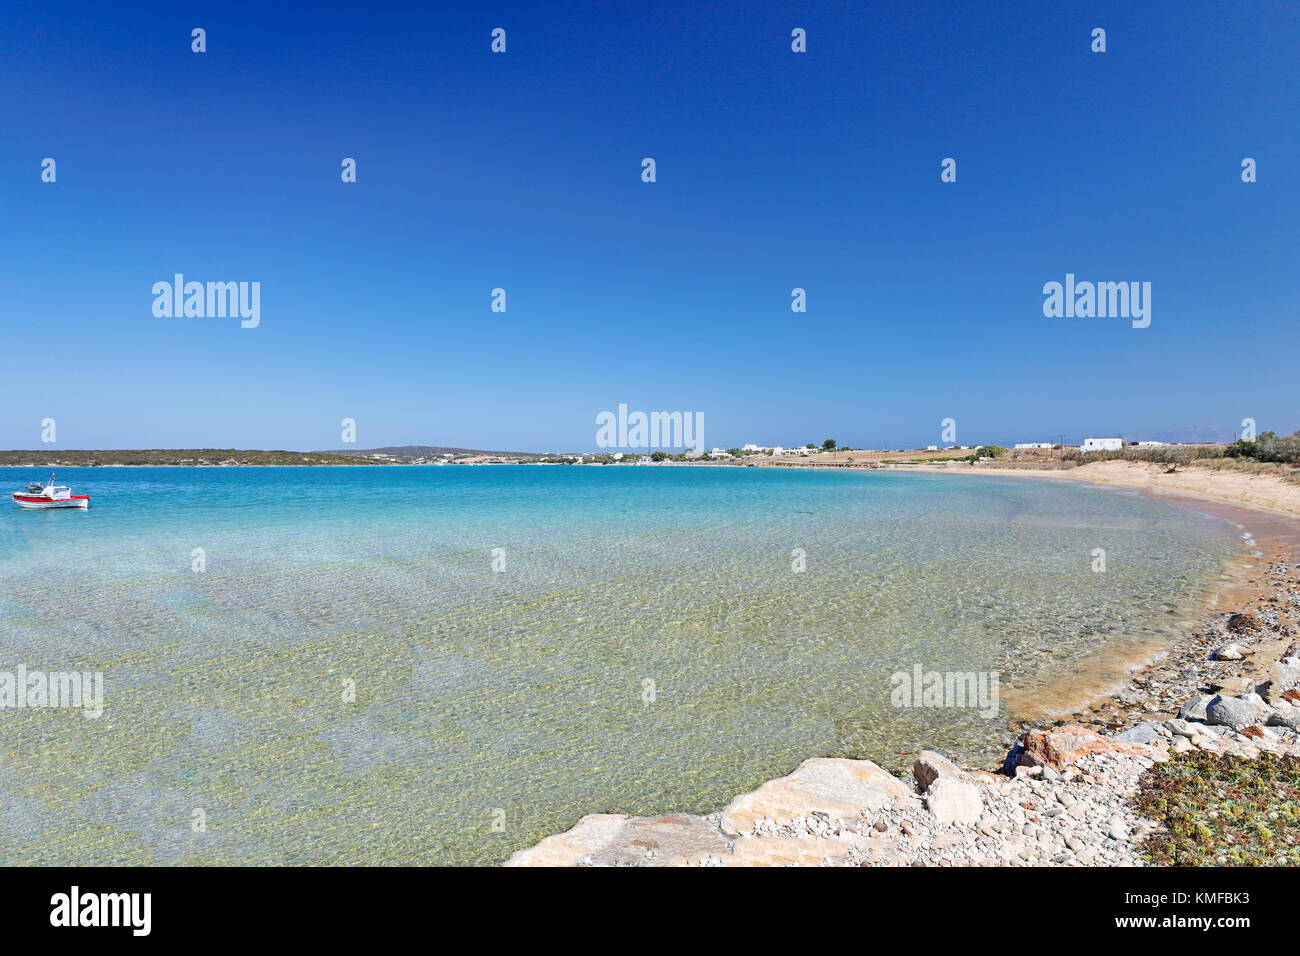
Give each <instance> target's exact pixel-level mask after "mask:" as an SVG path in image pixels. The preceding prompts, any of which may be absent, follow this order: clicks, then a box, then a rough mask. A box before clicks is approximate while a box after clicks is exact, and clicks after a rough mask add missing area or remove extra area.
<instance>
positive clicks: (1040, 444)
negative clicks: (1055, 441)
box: [1016, 441, 1052, 448]
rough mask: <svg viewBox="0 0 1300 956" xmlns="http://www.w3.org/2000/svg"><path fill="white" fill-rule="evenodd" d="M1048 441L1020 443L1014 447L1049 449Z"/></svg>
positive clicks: (1049, 443) (1050, 444)
mask: <svg viewBox="0 0 1300 956" xmlns="http://www.w3.org/2000/svg"><path fill="white" fill-rule="evenodd" d="M1051 447H1052V443H1051V442H1050V441H1022V442H1020V443H1018V444H1017V445H1016V448H1051Z"/></svg>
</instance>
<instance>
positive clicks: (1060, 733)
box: [1020, 724, 1151, 770]
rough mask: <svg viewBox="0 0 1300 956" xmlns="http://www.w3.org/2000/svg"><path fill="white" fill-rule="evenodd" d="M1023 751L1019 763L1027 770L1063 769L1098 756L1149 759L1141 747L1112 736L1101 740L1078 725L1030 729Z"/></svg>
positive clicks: (1146, 749) (1147, 750)
mask: <svg viewBox="0 0 1300 956" xmlns="http://www.w3.org/2000/svg"><path fill="white" fill-rule="evenodd" d="M1024 748H1025V749H1024V751H1023V752H1022V753H1021V754H1020V763H1021V764H1023V765H1026V766H1030V767H1051V768H1052V769H1053V770H1063V769H1065V768H1066V767H1069V766H1072V765H1074V764H1075V763H1078V761H1079V759H1080V758H1081V757H1084V756H1087V755H1088V754H1097V753H1126V754H1132V755H1134V756H1138V757H1150V756H1151V750H1150V749H1149V748H1148V747H1146V746H1144V745H1142V744H1135V743H1127V742H1125V741H1122V740H1117V739H1115V738H1114V737H1102V736H1101V735H1100V734H1095V733H1093V732H1092V731H1091V730H1087V729H1085V728H1083V727H1080V726H1078V725H1077V724H1070V725H1068V726H1065V727H1056V728H1054V729H1052V730H1032V731H1030V732H1029V733H1027V734H1026V735H1025V744H1024Z"/></svg>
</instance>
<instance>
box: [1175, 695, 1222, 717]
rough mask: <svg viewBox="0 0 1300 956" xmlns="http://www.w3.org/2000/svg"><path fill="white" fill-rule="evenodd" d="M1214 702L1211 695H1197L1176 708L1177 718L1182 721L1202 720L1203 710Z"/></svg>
mask: <svg viewBox="0 0 1300 956" xmlns="http://www.w3.org/2000/svg"><path fill="white" fill-rule="evenodd" d="M1212 700H1214V695H1213V694H1198V695H1196V696H1195V697H1193V698H1192V699H1191V700H1189V701H1188V702H1187V703H1185V704H1183V706H1181V707H1179V708H1178V716H1179V717H1181V718H1182V719H1183V720H1204V719H1205V708H1206V707H1208V706H1209V705H1210V701H1212Z"/></svg>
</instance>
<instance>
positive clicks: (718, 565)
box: [0, 466, 1238, 864]
mask: <svg viewBox="0 0 1300 956" xmlns="http://www.w3.org/2000/svg"><path fill="white" fill-rule="evenodd" d="M47 471H48V470H46V471H40V472H38V471H33V470H15V469H0V490H3V491H4V492H5V493H6V494H7V493H8V492H9V491H13V490H18V489H19V488H20V487H21V486H22V485H25V484H26V483H28V482H29V481H32V480H35V479H36V478H44V477H47ZM58 477H59V480H60V481H61V482H64V483H67V484H70V485H72V486H73V489H74V491H76V492H78V493H81V492H88V493H90V495H91V498H92V507H91V510H90V511H88V512H78V511H23V510H20V509H18V508H16V507H13V506H11V505H10V504H9V503H8V502H7V501H4V503H3V504H2V505H0V671H14V670H15V669H16V668H17V666H18V665H25V666H26V667H27V668H28V669H29V670H31V669H40V670H45V671H53V670H68V669H90V670H99V671H103V672H104V675H105V689H104V697H105V711H104V714H103V716H102V717H101V718H100V719H98V720H89V719H86V718H85V717H83V716H82V715H81V713H80V712H78V711H65V710H52V709H26V710H17V709H6V710H0V862H3V863H10V864H14V863H87V864H89V863H104V864H123V863H161V864H166V863H231V864H243V863H288V864H295V863H349V864H361V863H495V862H499V861H501V860H503V859H504V858H505V857H506V856H507V855H509V853H511V852H512V851H513V850H516V849H519V848H520V847H523V846H527V845H530V844H532V843H534V842H536V840H538V839H539V838H541V837H542V836H545V835H547V834H549V833H553V832H558V831H560V830H563V829H565V828H567V827H569V826H571V825H572V824H573V823H574V822H575V821H576V820H577V818H578V817H579V816H581V815H582V814H584V813H592V812H599V811H624V812H631V813H655V812H660V811H667V810H684V811H695V812H701V811H708V810H713V809H716V808H718V807H720V806H722V805H723V804H724V803H725V802H726V801H727V800H728V799H729V798H730V797H731V796H733V795H734V794H736V793H740V792H743V791H745V790H748V789H752V788H753V787H754V786H756V785H757V784H758V783H760V782H762V781H763V780H765V779H768V778H770V777H774V776H779V775H781V774H784V773H788V772H789V771H790V770H791V769H793V767H794V766H795V765H797V764H798V763H799V762H800V761H801V760H803V759H805V758H807V757H810V756H816V755H840V756H859V757H870V758H872V759H875V760H876V761H877V762H880V763H882V764H885V765H887V766H906V765H909V764H910V759H911V758H909V757H906V756H903V755H901V753H900V752H905V751H909V750H913V751H914V750H916V749H917V748H918V747H920V746H922V745H927V744H928V745H932V746H937V747H940V748H942V749H945V750H947V751H948V752H949V753H951V754H952V755H953V756H955V757H958V758H961V759H968V760H973V761H982V762H987V761H988V760H990V759H992V758H993V757H994V755H995V754H996V753H997V751H998V746H999V745H998V740H999V737H1000V735H1001V733H1002V731H1003V729H1004V721H1003V719H1001V718H1000V717H999V718H994V719H985V718H982V717H980V716H979V715H978V713H976V712H975V711H974V710H972V709H969V708H968V709H935V708H928V709H927V708H911V709H908V708H898V707H895V706H893V705H892V704H891V700H890V691H891V684H890V680H889V677H890V675H891V674H893V673H895V672H898V671H908V672H910V671H911V670H912V669H913V667H914V666H915V665H917V664H920V665H922V666H923V668H925V669H926V670H941V671H975V672H989V671H998V672H1000V674H1001V676H1002V680H1003V681H1004V682H1006V683H1010V684H1014V685H1016V686H1018V687H1033V686H1035V685H1037V684H1040V683H1044V682H1047V681H1050V680H1052V679H1054V678H1056V677H1059V676H1061V675H1062V674H1064V673H1066V672H1068V671H1069V669H1070V668H1071V667H1072V666H1074V665H1076V664H1077V662H1078V661H1079V660H1081V659H1082V658H1083V657H1084V656H1085V655H1087V654H1089V653H1090V652H1094V651H1096V650H1097V649H1098V648H1099V647H1101V646H1104V645H1105V644H1106V643H1107V642H1112V641H1118V640H1125V639H1129V638H1133V637H1140V636H1142V635H1146V634H1153V633H1156V632H1157V631H1159V629H1160V628H1162V627H1166V626H1167V625H1168V622H1169V621H1170V620H1172V615H1174V613H1175V612H1176V611H1177V610H1178V609H1179V607H1180V606H1181V605H1182V604H1183V603H1185V602H1187V601H1188V600H1190V599H1191V598H1192V596H1193V595H1194V594H1195V593H1196V592H1197V591H1198V590H1199V589H1200V588H1201V587H1202V586H1204V585H1205V583H1206V582H1207V581H1209V580H1211V579H1213V577H1214V576H1215V575H1217V574H1218V572H1219V570H1220V569H1221V567H1222V566H1223V562H1224V560H1225V558H1226V557H1227V556H1228V555H1229V553H1230V552H1231V551H1232V550H1233V548H1234V547H1236V546H1237V544H1238V539H1237V534H1236V529H1235V528H1234V527H1233V526H1232V525H1230V524H1228V523H1227V522H1225V521H1223V520H1221V519H1217V518H1212V517H1209V516H1205V515H1201V514H1198V513H1196V512H1195V511H1191V510H1187V509H1180V508H1175V507H1172V506H1169V505H1167V504H1164V503H1161V502H1158V501H1154V500H1151V499H1148V498H1145V497H1141V496H1138V495H1136V494H1132V493H1127V492H1123V491H1117V490H1114V489H1099V488H1091V487H1086V486H1078V485H1058V484H1055V483H1049V482H1044V481H1033V480H1025V479H1014V478H990V477H969V478H952V477H944V476H938V475H924V474H906V475H904V474H889V473H837V472H827V471H819V472H795V471H793V470H785V469H744V468H699V467H689V468H681V467H659V468H655V467H606V468H595V467H527V466H520V467H505V466H503V467H441V468H437V467H429V468H419V467H407V468H391V467H390V468H385V467H358V468H230V469H220V468H190V469H186V468H100V469H73V468H68V469H60V470H59V473H58ZM496 548H501V549H504V561H505V569H504V571H501V572H494V571H493V567H492V566H493V549H496ZM1096 548H1104V549H1105V552H1106V571H1105V573H1094V572H1093V571H1092V564H1093V560H1094V559H1093V554H1092V552H1093V550H1094V549H1096ZM195 549H202V556H201V557H202V560H203V561H204V562H205V565H206V569H205V570H201V571H196V570H195V566H196V562H197V561H198V560H199V556H198V555H197V554H196V550H195ZM796 549H802V551H803V553H804V554H805V555H806V557H805V561H806V571H804V572H802V573H795V572H794V571H793V570H792V564H793V563H794V562H795V560H796V556H795V553H794V552H795V551H796ZM353 688H354V693H353V692H352V691H353ZM196 811H202V818H203V819H204V820H205V821H206V828H207V829H206V832H196V831H195V828H194V826H192V824H193V822H194V821H195V819H197V817H196ZM494 822H496V823H497V824H498V825H500V826H503V830H502V831H501V832H497V830H495V829H494Z"/></svg>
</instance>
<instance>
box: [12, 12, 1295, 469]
mask: <svg viewBox="0 0 1300 956" xmlns="http://www.w3.org/2000/svg"><path fill="white" fill-rule="evenodd" d="M463 6H469V5H451V4H448V5H445V6H443V5H434V4H428V5H416V4H409V3H408V4H391V5H388V4H382V3H366V4H360V5H355V4H349V5H346V6H343V7H339V8H331V7H329V6H328V5H322V6H312V7H307V6H301V7H300V6H296V5H293V6H292V9H290V5H285V6H283V7H282V5H279V4H273V3H265V2H262V3H257V4H249V5H242V4H234V3H219V4H218V3H213V4H203V3H200V4H173V3H156V4H153V3H149V4H146V3H130V2H125V3H120V4H112V5H107V6H105V5H103V4H85V3H69V4H41V5H30V6H28V7H23V8H19V7H18V6H17V5H13V4H11V5H9V7H8V8H7V10H6V13H5V14H4V17H3V23H0V209H2V210H3V215H2V216H0V230H2V233H0V234H2V235H3V255H2V256H0V287H2V289H3V295H4V300H3V309H2V310H0V315H2V316H3V319H0V321H3V324H4V331H5V342H6V347H5V348H4V349H3V350H0V381H3V383H4V406H5V410H4V414H3V416H0V447H7V448H32V447H37V446H39V444H40V422H41V420H42V419H43V418H46V417H52V418H54V419H55V420H56V421H57V426H58V445H57V447H63V448H94V447H100V448H105V447H183V446H184V447H190V446H221V447H231V446H233V447H246V448H296V449H315V448H336V447H340V441H339V431H340V428H339V422H340V420H341V419H342V418H344V417H351V418H354V419H356V421H357V427H358V436H357V437H358V442H359V445H360V446H361V447H371V446H379V445H389V444H406V443H427V444H442V445H457V446H470V447H489V448H508V449H538V450H541V449H550V448H564V449H588V448H592V447H594V443H595V430H596V429H595V416H596V414H597V413H598V412H600V411H602V410H605V409H610V410H612V409H615V408H617V405H618V404H619V403H620V402H624V403H627V404H628V405H629V406H630V408H632V409H634V410H635V409H644V410H654V409H663V410H685V411H699V412H703V413H704V416H705V442H706V444H708V445H714V444H718V445H723V446H730V445H736V444H739V443H741V442H746V441H756V442H760V443H767V442H775V443H781V444H792V443H795V442H799V443H802V442H805V441H818V442H820V441H821V439H823V438H826V437H835V438H837V439H838V440H839V441H840V442H841V443H849V444H852V445H855V446H859V447H878V446H890V447H898V446H903V445H906V446H915V445H919V444H927V443H933V442H938V440H939V422H940V420H941V419H943V418H945V417H952V418H955V419H956V420H957V422H958V441H960V442H962V443H967V442H978V441H998V442H1009V441H1016V440H1033V439H1046V438H1049V437H1052V438H1054V437H1055V436H1056V435H1058V434H1060V433H1065V434H1067V436H1069V438H1070V439H1071V440H1074V441H1077V440H1078V439H1079V438H1081V437H1083V436H1084V435H1085V434H1114V433H1122V434H1123V435H1125V436H1126V437H1133V438H1136V437H1174V438H1177V437H1191V436H1192V433H1193V432H1195V431H1196V430H1198V429H1202V430H1209V429H1214V430H1217V431H1218V432H1219V433H1220V434H1223V433H1229V434H1230V433H1231V432H1232V431H1233V430H1234V429H1235V428H1237V427H1238V423H1239V422H1240V421H1241V419H1242V418H1244V417H1247V416H1249V417H1252V418H1254V419H1256V420H1257V421H1258V423H1259V427H1260V428H1261V429H1266V428H1275V429H1277V430H1280V431H1288V432H1289V431H1291V430H1293V429H1295V428H1296V427H1297V426H1300V400H1298V399H1300V372H1297V369H1298V368H1300V360H1298V358H1297V357H1298V356H1300V321H1298V320H1300V306H1298V305H1297V303H1298V302H1300V299H1298V297H1297V289H1296V284H1297V281H1298V277H1300V269H1298V268H1297V264H1298V263H1300V168H1297V157H1298V156H1300V121H1298V120H1297V117H1300V80H1298V79H1297V77H1300V69H1298V68H1297V64H1300V7H1298V5H1297V4H1296V3H1294V2H1278V3H1232V2H1214V3H1209V2H1187V0H1178V2H1164V3H1142V4H1133V3H1132V2H1130V0H1124V2H1114V3H1072V4H1061V3H1057V2H1042V3H1027V2H1023V0H1016V2H1005V3H987V4H961V3H952V2H945V3H933V4H930V3H922V2H906V3H903V2H899V3H870V4H867V3H861V2H839V3H797V2H796V3H778V2H754V0H744V2H741V0H734V2H722V3H707V4H700V3H688V2H666V3H653V4H621V3H608V4H589V5H588V4H581V3H576V4H566V5H563V8H561V7H560V5H557V4H549V3H546V4H543V3H534V4H515V3H504V2H503V3H497V4H487V5H473V6H475V7H480V8H481V9H474V10H468V11H466V10H463V9H460V8H461V7H463ZM975 8H979V9H975ZM1099 26H1100V27H1104V28H1105V29H1106V31H1107V52H1106V53H1104V54H1094V53H1092V52H1091V50H1090V43H1091V39H1090V32H1091V30H1092V28H1094V27H1099ZM194 27H203V28H204V29H206V31H207V52H206V53H203V54H196V53H192V52H191V51H190V42H191V41H190V31H191V29H192V28H194ZM494 27H504V28H505V29H506V30H507V52H506V53H505V54H504V55H494V54H493V53H491V52H490V50H489V44H490V32H491V30H492V29H493V28H494ZM794 27H803V28H804V29H806V30H807V35H808V52H807V53H805V54H796V53H793V52H792V51H791V49H790V31H791V30H792V29H793V28H794ZM47 156H48V157H53V158H54V159H55V160H56V162H57V177H58V178H57V182H55V183H53V184H48V183H42V182H41V178H40V172H41V169H40V164H41V160H42V159H43V158H44V157H47ZM647 156H650V157H654V158H655V160H656V162H657V175H658V181H657V182H655V183H653V184H646V183H643V182H641V160H642V158H643V157H647ZM949 156H951V157H954V158H955V159H956V160H957V163H958V167H957V172H958V181H957V182H956V183H955V184H944V183H941V182H940V178H939V173H940V161H941V160H942V159H943V158H944V157H949ZM1247 156H1249V157H1253V158H1254V159H1255V160H1256V161H1257V163H1258V182H1256V183H1253V184H1245V183H1243V182H1242V181H1241V175H1240V173H1241V167H1240V164H1241V160H1242V159H1243V157H1247ZM343 157H354V158H355V159H356V160H357V163H358V182H356V183H355V184H344V183H342V182H341V181H340V175H339V174H340V162H341V160H342V159H343ZM176 272H181V273H184V274H185V276H186V278H187V279H194V280H200V281H208V280H212V281H227V280H245V281H253V280H256V281H259V282H260V283H261V325H260V327H258V328H256V329H241V328H240V327H239V322H238V320H232V319H181V318H155V317H154V315H153V312H152V305H153V295H152V293H151V291H150V290H151V287H152V285H153V283H155V282H157V281H161V280H170V279H171V277H172V275H173V273H176ZM1067 272H1073V273H1075V274H1076V275H1077V276H1078V278H1079V279H1080V280H1083V279H1089V280H1094V281H1098V280H1101V281H1149V282H1151V283H1152V322H1151V325H1150V327H1149V328H1146V329H1133V328H1131V327H1130V324H1129V322H1127V321H1125V320H1122V319H1097V318H1094V319H1066V318H1050V319H1049V318H1045V317H1044V316H1043V309H1042V306H1043V298H1044V297H1043V293H1042V287H1043V284H1044V283H1045V282H1048V281H1052V280H1056V281H1063V280H1064V277H1065V274H1066V273H1067ZM498 286H500V287H503V288H505V289H506V291H507V297H508V298H507V301H508V311H507V312H506V313H504V314H497V313H493V312H492V311H490V308H489V306H490V292H491V290H492V289H493V288H494V287H498ZM796 286H797V287H802V288H805V289H806V290H807V294H808V311H807V313H806V314H805V315H796V314H794V313H792V312H791V310H790V293H791V289H793V288H794V287H796Z"/></svg>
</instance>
